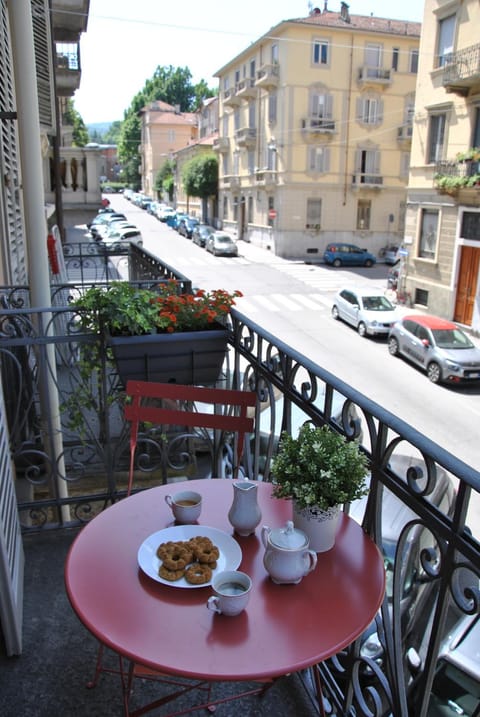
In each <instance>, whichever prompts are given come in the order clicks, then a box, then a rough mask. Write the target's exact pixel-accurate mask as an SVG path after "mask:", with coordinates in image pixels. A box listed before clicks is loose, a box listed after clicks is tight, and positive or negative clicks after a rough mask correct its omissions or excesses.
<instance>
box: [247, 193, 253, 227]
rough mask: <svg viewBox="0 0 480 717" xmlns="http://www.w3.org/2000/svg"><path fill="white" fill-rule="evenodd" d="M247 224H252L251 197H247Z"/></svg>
mask: <svg viewBox="0 0 480 717" xmlns="http://www.w3.org/2000/svg"><path fill="white" fill-rule="evenodd" d="M247 222H248V223H249V224H253V197H248V202H247Z"/></svg>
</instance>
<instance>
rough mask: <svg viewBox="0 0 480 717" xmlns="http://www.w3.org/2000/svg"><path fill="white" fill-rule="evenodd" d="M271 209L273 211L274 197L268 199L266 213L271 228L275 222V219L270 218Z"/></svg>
mask: <svg viewBox="0 0 480 717" xmlns="http://www.w3.org/2000/svg"><path fill="white" fill-rule="evenodd" d="M273 209H275V197H269V198H268V213H267V216H268V226H269V227H273V223H274V221H275V219H274V218H273V217H271V216H270V211H271V210H273Z"/></svg>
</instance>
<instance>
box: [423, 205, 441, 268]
mask: <svg viewBox="0 0 480 717" xmlns="http://www.w3.org/2000/svg"><path fill="white" fill-rule="evenodd" d="M437 234H438V210H437V209H422V210H421V216H420V238H419V245H418V256H419V257H421V258H422V259H434V258H435V252H436V249H437Z"/></svg>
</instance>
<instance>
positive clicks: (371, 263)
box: [365, 259, 373, 268]
mask: <svg viewBox="0 0 480 717" xmlns="http://www.w3.org/2000/svg"><path fill="white" fill-rule="evenodd" d="M365 266H368V267H369V268H370V267H371V266H373V261H372V260H371V259H367V261H366V262H365Z"/></svg>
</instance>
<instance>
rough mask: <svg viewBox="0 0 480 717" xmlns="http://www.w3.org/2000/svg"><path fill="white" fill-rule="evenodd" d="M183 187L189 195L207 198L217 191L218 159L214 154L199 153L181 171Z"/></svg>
mask: <svg viewBox="0 0 480 717" xmlns="http://www.w3.org/2000/svg"><path fill="white" fill-rule="evenodd" d="M182 183H183V188H184V190H185V192H186V194H188V195H189V196H190V197H200V198H201V199H208V197H213V196H215V195H216V193H217V187H218V159H217V157H216V155H215V154H211V153H208V154H199V155H197V156H196V157H193V158H192V159H191V160H190V161H188V162H187V163H186V164H185V166H184V167H183V171H182Z"/></svg>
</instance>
